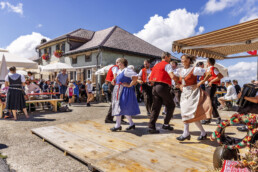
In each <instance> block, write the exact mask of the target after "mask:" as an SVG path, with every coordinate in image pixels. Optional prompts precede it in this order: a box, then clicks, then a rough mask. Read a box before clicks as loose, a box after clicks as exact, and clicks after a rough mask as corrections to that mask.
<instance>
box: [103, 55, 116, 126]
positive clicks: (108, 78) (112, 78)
mask: <svg viewBox="0 0 258 172" xmlns="http://www.w3.org/2000/svg"><path fill="white" fill-rule="evenodd" d="M118 60H119V59H117V60H116V65H114V66H112V67H111V68H110V69H109V70H108V73H107V76H106V81H108V82H109V88H110V91H111V94H112V92H113V89H114V86H113V85H112V84H111V82H114V81H115V79H116V76H117V72H118V66H117V63H118ZM111 98H112V96H111ZM105 123H115V121H113V116H112V104H111V105H110V107H109V110H108V114H107V116H106V119H105Z"/></svg>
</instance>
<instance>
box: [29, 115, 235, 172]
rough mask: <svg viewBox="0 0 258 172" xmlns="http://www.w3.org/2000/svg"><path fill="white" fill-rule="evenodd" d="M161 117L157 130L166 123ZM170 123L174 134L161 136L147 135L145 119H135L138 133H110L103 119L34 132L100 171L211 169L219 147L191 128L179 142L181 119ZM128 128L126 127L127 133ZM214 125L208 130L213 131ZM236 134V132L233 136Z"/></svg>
mask: <svg viewBox="0 0 258 172" xmlns="http://www.w3.org/2000/svg"><path fill="white" fill-rule="evenodd" d="M162 118H163V117H162V116H161V117H160V118H159V120H158V122H157V123H158V128H160V127H161V124H162V122H163V119H162ZM174 118H175V119H172V120H171V124H172V125H174V128H175V130H174V131H172V132H171V131H164V130H160V131H161V133H160V134H154V135H150V134H148V133H147V128H146V126H147V123H148V121H149V119H148V118H147V117H146V116H143V115H141V116H138V117H136V119H134V122H135V123H136V126H137V129H136V130H134V131H130V132H126V131H125V130H123V131H122V132H114V133H113V132H110V130H109V128H111V127H112V126H113V125H112V124H109V125H107V124H104V123H103V121H104V120H103V119H99V120H92V121H80V122H72V123H66V124H60V125H56V126H49V127H42V128H36V129H32V132H33V133H34V134H36V135H38V136H40V137H42V138H44V139H45V140H47V141H48V142H50V143H52V144H53V145H55V146H57V147H59V148H60V149H62V150H64V151H65V152H67V153H69V154H71V155H72V156H74V157H76V158H78V159H80V160H81V161H83V162H85V163H86V164H88V165H89V166H92V167H94V168H95V169H97V170H99V171H108V172H109V171H110V172H116V171H117V172H121V171H126V172H138V171H139V172H141V171H148V172H151V171H157V172H163V171H208V170H210V169H212V155H213V151H214V150H215V148H216V146H217V144H216V143H215V142H211V141H209V140H205V141H202V142H200V141H198V140H197V137H198V136H199V134H200V133H199V131H198V129H197V128H196V126H195V125H193V124H191V126H190V131H191V135H192V138H191V140H190V141H185V142H178V141H177V140H176V137H178V136H179V135H180V134H181V133H182V129H183V123H182V121H181V119H180V118H179V115H176V116H175V117H174ZM126 127H127V126H126V125H124V126H123V128H124V129H125V128H126ZM215 128H216V125H215V124H212V125H208V126H205V129H206V131H210V132H209V133H208V134H210V133H211V131H214V130H215ZM232 133H233V132H232Z"/></svg>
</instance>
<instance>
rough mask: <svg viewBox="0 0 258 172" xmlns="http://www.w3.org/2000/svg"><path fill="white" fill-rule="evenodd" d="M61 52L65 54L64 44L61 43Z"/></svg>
mask: <svg viewBox="0 0 258 172" xmlns="http://www.w3.org/2000/svg"><path fill="white" fill-rule="evenodd" d="M61 50H62V51H63V52H65V43H62V45H61Z"/></svg>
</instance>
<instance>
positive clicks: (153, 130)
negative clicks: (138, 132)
mask: <svg viewBox="0 0 258 172" xmlns="http://www.w3.org/2000/svg"><path fill="white" fill-rule="evenodd" d="M148 133H149V134H158V133H159V130H156V129H151V128H150V129H149V130H148Z"/></svg>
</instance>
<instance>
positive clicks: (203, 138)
mask: <svg viewBox="0 0 258 172" xmlns="http://www.w3.org/2000/svg"><path fill="white" fill-rule="evenodd" d="M205 139H207V133H206V134H205V136H202V135H200V136H199V137H198V138H197V140H205Z"/></svg>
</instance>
